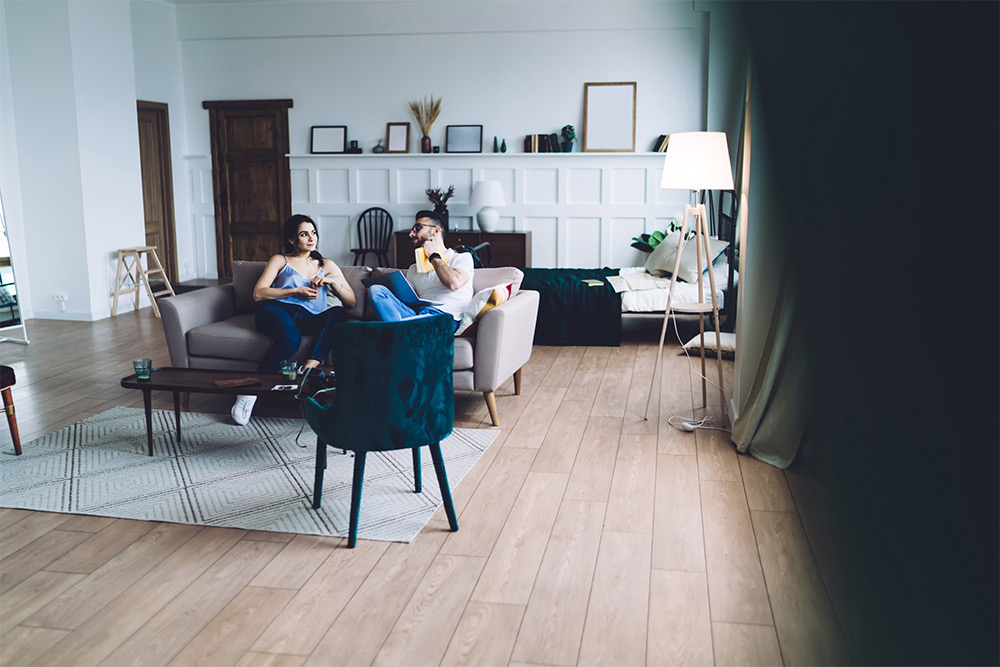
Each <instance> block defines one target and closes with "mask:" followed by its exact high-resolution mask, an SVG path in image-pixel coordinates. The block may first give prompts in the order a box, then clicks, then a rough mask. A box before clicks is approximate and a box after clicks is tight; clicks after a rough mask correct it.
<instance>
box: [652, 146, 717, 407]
mask: <svg viewBox="0 0 1000 667" xmlns="http://www.w3.org/2000/svg"><path fill="white" fill-rule="evenodd" d="M660 189H662V190H691V191H693V192H694V193H695V198H694V199H695V202H696V203H695V205H694V206H691V205H687V206H685V207H684V221H683V223H682V224H681V230H680V239H679V240H678V243H677V251H676V254H675V256H674V270H673V273H671V275H670V292H669V294H668V295H667V308H666V311H665V312H664V314H663V328H662V329H661V331H660V347H659V350H658V352H657V354H656V363H655V365H654V366H653V377H652V378H651V380H650V385H649V395H648V396H647V397H646V415H647V416H648V413H649V401H650V398H651V397H652V395H653V387H654V386H655V385H654V383H655V382H656V374H657V370H659V367H660V359H661V357H662V356H663V338H664V336H665V335H666V333H667V320H668V319H669V318H670V314H671V311H673V312H674V313H697V314H698V322H699V331H700V333H701V376H702V381H701V395H702V405H707V394H706V388H705V313H707V312H711V313H713V315H714V316H715V345H716V349H715V358H716V365H717V366H718V369H719V392H720V393H721V394H722V405H725V404H726V400H725V391H724V390H723V388H722V350H721V332H720V330H719V303H718V300H717V299H716V296H715V272H714V271H713V270H712V255H711V252H710V251H709V243H708V213H707V211H706V210H705V205H704V204H701V203H698V193H699V192H700V191H701V190H732V189H733V168H732V165H731V164H730V162H729V144H728V143H727V142H726V133H725V132H676V133H674V134H671V135H670V142H669V144H667V154H666V157H665V158H664V160H663V177H662V178H661V179H660ZM689 217H693V218H694V230H695V244H696V245H695V247H696V248H697V266H698V302H697V303H679V304H673V303H672V301H673V296H674V284H675V283H676V282H677V271H678V270H679V269H680V263H681V254H682V253H683V252H684V245H685V238H684V237H685V235H686V234H687V229H688V218H689ZM703 250H704V253H705V254H704V260H705V264H702V259H703V257H702V251H703ZM705 265H707V267H708V271H707V273H708V280H709V284H710V287H711V289H712V303H711V305H709V304H706V303H704V298H705V297H704V290H703V288H702V277H703V271H702V267H703V266H705Z"/></svg>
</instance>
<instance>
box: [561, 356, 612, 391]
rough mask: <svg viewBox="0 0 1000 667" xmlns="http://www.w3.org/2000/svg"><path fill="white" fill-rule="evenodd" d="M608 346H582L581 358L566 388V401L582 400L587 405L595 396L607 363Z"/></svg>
mask: <svg viewBox="0 0 1000 667" xmlns="http://www.w3.org/2000/svg"><path fill="white" fill-rule="evenodd" d="M610 354H611V348H609V347H588V348H584V352H583V358H582V359H581V360H580V365H579V366H577V369H576V374H575V375H574V376H573V379H572V380H571V381H570V383H569V385H568V387H567V389H566V398H565V400H567V401H582V402H584V403H587V404H588V405H590V404H592V403H593V402H594V399H595V398H596V397H597V390H598V389H600V387H601V380H602V379H603V378H604V371H605V369H606V368H607V365H608V356H609V355H610Z"/></svg>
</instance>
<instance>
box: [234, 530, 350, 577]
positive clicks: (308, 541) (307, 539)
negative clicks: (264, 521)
mask: <svg viewBox="0 0 1000 667" xmlns="http://www.w3.org/2000/svg"><path fill="white" fill-rule="evenodd" d="M343 545H344V539H343V538H340V537H321V536H318V535H296V536H295V537H294V539H292V540H291V541H290V542H288V544H286V545H285V548H284V549H282V550H281V552H280V553H279V554H278V555H277V556H275V557H274V559H272V560H271V562H270V563H268V564H267V565H266V566H265V567H264V569H263V570H261V571H260V574H258V575H257V576H256V577H254V580H253V581H252V582H250V585H251V586H263V587H267V588H301V587H302V586H303V585H304V584H305V583H306V581H308V580H309V577H311V576H312V575H313V573H315V572H316V570H317V569H318V568H319V566H320V565H322V564H323V561H325V560H326V559H327V558H329V556H330V554H331V553H332V552H333V550H334V549H336V548H337V547H341V546H343Z"/></svg>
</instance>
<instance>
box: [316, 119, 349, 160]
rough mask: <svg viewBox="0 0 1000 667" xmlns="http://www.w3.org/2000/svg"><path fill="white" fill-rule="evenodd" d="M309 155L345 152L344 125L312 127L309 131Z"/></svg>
mask: <svg viewBox="0 0 1000 667" xmlns="http://www.w3.org/2000/svg"><path fill="white" fill-rule="evenodd" d="M309 152H310V153H345V152H347V126H346V125H313V126H312V127H311V128H310V129H309Z"/></svg>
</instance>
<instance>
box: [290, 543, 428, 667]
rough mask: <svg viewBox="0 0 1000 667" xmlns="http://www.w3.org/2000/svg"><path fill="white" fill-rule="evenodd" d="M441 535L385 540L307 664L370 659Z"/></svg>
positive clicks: (346, 664) (326, 666) (330, 666)
mask: <svg viewBox="0 0 1000 667" xmlns="http://www.w3.org/2000/svg"><path fill="white" fill-rule="evenodd" d="M444 540H445V534H444V533H428V532H422V533H420V534H419V535H418V536H417V538H416V539H415V540H414V541H413V542H412V543H411V544H391V545H389V548H388V549H386V551H385V554H384V555H383V556H382V558H380V559H379V561H378V563H377V564H376V565H375V567H374V568H373V569H372V572H371V575H369V576H368V577H367V578H366V579H365V582H364V583H363V584H362V585H361V587H360V588H359V589H358V592H357V593H355V594H354V596H353V597H352V598H351V601H350V602H349V603H348V604H347V606H346V607H344V611H343V612H342V613H341V614H340V615H339V616H337V620H336V621H335V622H334V623H333V625H332V626H330V629H329V631H327V633H326V634H325V635H324V636H323V638H322V639H321V640H320V642H319V644H318V645H317V646H316V648H315V649H314V650H313V652H312V653H311V654H310V656H309V659H308V660H307V661H306V664H307V665H314V666H315V667H334V666H335V665H341V666H343V667H350V666H351V665H369V664H371V662H372V660H374V659H375V656H376V655H377V654H378V652H379V649H380V648H381V647H382V644H383V642H385V638H386V637H388V636H389V633H390V632H391V631H392V626H393V625H394V624H395V622H396V619H398V618H399V615H400V614H401V613H402V611H403V609H404V608H405V607H406V603H407V602H409V600H410V597H411V596H412V595H413V592H414V591H415V590H416V589H417V585H418V584H419V583H420V582H421V580H423V578H424V575H425V574H426V572H427V569H428V568H429V567H430V565H431V562H432V561H433V560H434V558H435V557H436V556H437V553H438V551H439V550H440V549H441V545H442V544H443V543H444Z"/></svg>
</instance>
